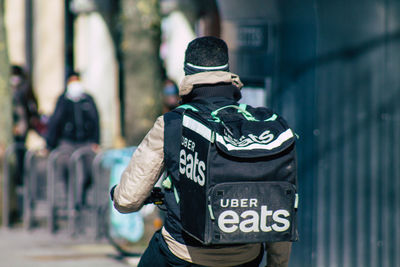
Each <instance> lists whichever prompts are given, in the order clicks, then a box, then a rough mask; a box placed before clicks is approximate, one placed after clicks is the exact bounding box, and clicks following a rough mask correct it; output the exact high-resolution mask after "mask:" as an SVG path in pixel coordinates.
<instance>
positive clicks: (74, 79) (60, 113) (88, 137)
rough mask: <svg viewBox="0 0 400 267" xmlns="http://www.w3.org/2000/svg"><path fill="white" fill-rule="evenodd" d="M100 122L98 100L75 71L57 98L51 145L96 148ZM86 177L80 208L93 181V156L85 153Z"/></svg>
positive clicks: (81, 187) (64, 163) (81, 183)
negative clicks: (88, 90)
mask: <svg viewBox="0 0 400 267" xmlns="http://www.w3.org/2000/svg"><path fill="white" fill-rule="evenodd" d="M99 143H100V125H99V114H98V110H97V106H96V103H95V101H94V99H93V97H92V96H90V95H89V94H88V93H86V92H85V89H84V87H83V85H82V83H81V80H80V75H79V73H77V72H72V73H70V74H69V76H68V80H67V87H66V90H65V92H64V93H63V94H61V95H60V96H59V98H58V100H57V103H56V107H55V110H54V112H53V114H52V115H51V117H50V119H49V122H48V131H47V135H46V145H47V149H49V150H53V149H56V148H59V149H61V150H63V151H69V152H70V153H72V152H73V151H75V150H77V149H78V148H81V147H84V146H89V147H91V149H92V150H93V151H96V150H98V149H99ZM83 160H84V164H82V165H83V170H81V171H82V173H83V175H82V176H83V177H81V178H79V179H78V181H77V182H78V183H79V186H78V188H79V190H81V192H77V203H76V205H77V208H79V207H81V206H84V205H85V204H86V203H85V201H86V191H87V189H88V188H89V187H90V185H91V183H92V178H91V176H92V174H91V168H87V166H90V165H91V158H90V157H84V159H83ZM60 161H62V164H61V165H62V167H61V166H60V169H61V170H62V173H63V175H62V176H63V178H64V183H65V185H67V184H68V167H69V165H68V164H69V157H68V158H62V159H60Z"/></svg>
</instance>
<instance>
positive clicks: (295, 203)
mask: <svg viewBox="0 0 400 267" xmlns="http://www.w3.org/2000/svg"><path fill="white" fill-rule="evenodd" d="M298 207H299V194H296V198H295V200H294V208H295V209H297V208H298Z"/></svg>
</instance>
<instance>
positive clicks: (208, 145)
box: [175, 104, 298, 245]
mask: <svg viewBox="0 0 400 267" xmlns="http://www.w3.org/2000/svg"><path fill="white" fill-rule="evenodd" d="M180 108H183V109H184V112H183V119H182V131H181V132H182V139H181V140H182V142H181V148H180V154H179V183H176V184H175V185H176V188H177V191H178V193H179V206H180V214H181V222H182V227H183V230H184V231H185V232H186V233H188V234H189V235H190V236H192V237H193V238H195V239H196V240H198V241H200V242H201V243H202V244H205V245H210V244H240V243H256V242H267V241H268V242H275V241H296V240H297V239H298V234H297V223H296V213H297V205H298V195H297V163H296V151H295V134H294V132H293V131H292V130H291V129H290V128H289V127H288V125H287V123H286V122H285V120H284V119H283V118H282V117H280V116H279V115H277V114H275V113H273V112H272V111H271V110H269V109H267V108H253V107H250V106H246V105H243V104H240V105H239V104H234V105H228V106H223V107H221V108H218V109H213V108H212V107H210V106H207V105H183V106H181V107H180Z"/></svg>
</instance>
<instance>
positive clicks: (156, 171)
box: [114, 116, 164, 213]
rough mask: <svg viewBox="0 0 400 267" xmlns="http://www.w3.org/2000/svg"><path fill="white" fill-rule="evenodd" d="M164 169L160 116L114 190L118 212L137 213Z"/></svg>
mask: <svg viewBox="0 0 400 267" xmlns="http://www.w3.org/2000/svg"><path fill="white" fill-rule="evenodd" d="M163 169H164V119H163V116H160V117H159V118H158V119H157V120H156V122H155V123H154V125H153V128H152V129H151V130H150V131H149V132H148V133H147V135H146V136H145V138H144V139H143V140H142V142H141V143H140V145H139V146H138V148H137V149H136V151H135V152H134V154H133V155H132V158H131V160H130V162H129V165H128V166H127V167H126V169H125V170H124V172H123V173H122V176H121V181H120V183H119V184H118V185H117V187H116V188H115V191H114V207H115V208H116V209H117V210H118V211H119V212H121V213H129V212H134V211H137V210H139V209H140V208H141V207H142V206H143V202H144V200H145V199H146V198H147V197H148V196H149V195H150V191H151V190H152V188H153V186H154V185H155V183H156V182H157V180H158V179H159V178H160V176H161V174H162V172H163Z"/></svg>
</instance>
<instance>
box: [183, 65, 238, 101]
mask: <svg viewBox="0 0 400 267" xmlns="http://www.w3.org/2000/svg"><path fill="white" fill-rule="evenodd" d="M219 83H225V84H232V85H234V86H236V87H237V88H238V89H239V90H240V89H241V88H242V87H243V84H242V82H241V81H240V79H239V76H238V75H236V74H234V73H231V72H227V71H209V72H200V73H196V74H192V75H186V76H185V77H184V78H183V80H182V82H181V84H180V85H179V95H180V96H185V95H188V94H189V93H190V92H191V91H192V90H193V87H194V86H196V85H215V84H219Z"/></svg>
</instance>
